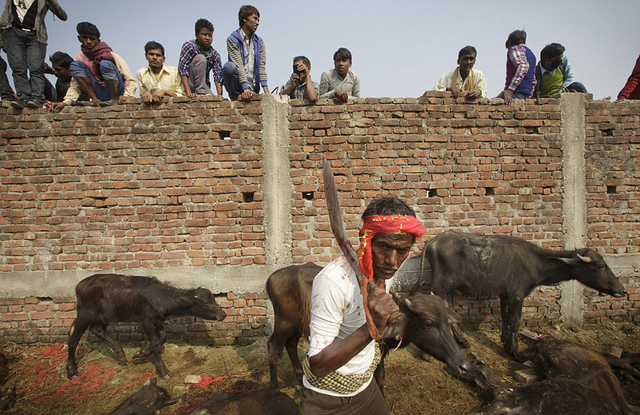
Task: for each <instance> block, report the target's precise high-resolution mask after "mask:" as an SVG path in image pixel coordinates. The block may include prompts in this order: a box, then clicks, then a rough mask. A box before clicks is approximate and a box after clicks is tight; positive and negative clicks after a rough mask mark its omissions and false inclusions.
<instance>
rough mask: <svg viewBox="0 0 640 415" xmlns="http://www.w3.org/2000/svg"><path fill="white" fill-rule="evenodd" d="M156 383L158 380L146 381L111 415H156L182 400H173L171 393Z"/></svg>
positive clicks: (110, 414)
mask: <svg viewBox="0 0 640 415" xmlns="http://www.w3.org/2000/svg"><path fill="white" fill-rule="evenodd" d="M156 383H157V380H156V379H149V380H148V381H146V382H145V384H144V385H143V386H142V388H141V389H140V390H139V391H138V392H136V393H134V394H133V395H131V396H130V397H128V398H127V399H125V400H124V401H123V402H122V403H121V404H120V405H118V407H117V408H116V409H114V410H113V411H112V412H110V413H109V415H154V414H155V413H157V412H158V411H159V410H160V409H162V408H164V407H165V406H169V405H173V404H174V403H176V402H178V401H179V400H180V399H182V397H178V398H173V399H172V398H171V396H170V395H169V392H167V391H166V390H165V389H163V388H161V387H159V386H157V385H156Z"/></svg>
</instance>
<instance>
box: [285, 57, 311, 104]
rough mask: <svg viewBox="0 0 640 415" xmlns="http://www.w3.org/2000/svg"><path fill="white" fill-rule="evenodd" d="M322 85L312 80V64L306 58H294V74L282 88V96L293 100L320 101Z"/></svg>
mask: <svg viewBox="0 0 640 415" xmlns="http://www.w3.org/2000/svg"><path fill="white" fill-rule="evenodd" d="M319 90H320V85H318V83H317V82H313V81H312V80H311V62H310V61H309V58H307V57H306V56H296V57H295V58H293V73H292V74H291V77H290V78H289V80H288V81H287V83H286V84H285V85H284V87H283V88H282V95H289V98H291V99H308V100H309V101H311V102H316V101H317V100H318V91H319Z"/></svg>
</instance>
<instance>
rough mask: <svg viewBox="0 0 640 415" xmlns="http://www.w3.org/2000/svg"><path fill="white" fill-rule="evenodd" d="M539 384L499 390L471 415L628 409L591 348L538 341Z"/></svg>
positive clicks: (574, 414) (593, 413) (590, 414)
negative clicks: (493, 397)
mask: <svg viewBox="0 0 640 415" xmlns="http://www.w3.org/2000/svg"><path fill="white" fill-rule="evenodd" d="M535 349H536V354H535V370H536V374H537V375H538V377H539V378H540V379H541V380H540V381H539V382H534V383H532V384H530V385H524V386H517V387H513V388H505V389H502V390H501V391H500V392H499V393H497V398H496V399H495V400H494V401H493V402H491V403H490V404H489V405H487V406H486V407H484V408H481V409H480V410H479V411H477V412H474V414H475V415H502V414H523V415H524V414H526V415H546V414H563V415H627V414H634V413H639V412H635V411H636V410H635V409H633V410H632V409H630V407H629V406H628V404H627V401H626V399H625V397H624V393H623V391H622V388H621V386H620V383H619V381H618V379H617V378H616V376H615V374H614V373H613V371H612V369H611V367H610V366H609V364H608V363H607V361H606V360H605V358H604V357H603V356H602V355H600V354H599V353H597V352H595V351H593V350H591V349H590V348H588V347H586V346H584V345H582V344H579V343H574V342H571V341H567V340H559V339H555V338H553V337H545V338H542V339H540V340H538V341H537V344H536V348H535Z"/></svg>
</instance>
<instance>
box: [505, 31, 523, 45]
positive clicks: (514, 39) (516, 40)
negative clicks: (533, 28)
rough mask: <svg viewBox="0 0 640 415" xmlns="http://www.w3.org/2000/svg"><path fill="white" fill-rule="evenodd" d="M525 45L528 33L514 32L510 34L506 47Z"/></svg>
mask: <svg viewBox="0 0 640 415" xmlns="http://www.w3.org/2000/svg"><path fill="white" fill-rule="evenodd" d="M523 43H527V32H525V31H524V30H514V31H513V32H511V33H509V37H508V38H507V42H506V43H505V44H504V45H505V47H507V48H510V47H511V46H515V45H521V44H523Z"/></svg>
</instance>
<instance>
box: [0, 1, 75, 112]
mask: <svg viewBox="0 0 640 415" xmlns="http://www.w3.org/2000/svg"><path fill="white" fill-rule="evenodd" d="M49 10H51V11H52V12H53V14H55V15H56V16H58V18H59V19H60V20H67V12H65V11H64V10H63V9H62V7H60V4H59V3H58V0H46V1H44V0H6V3H5V8H4V12H3V13H2V17H0V37H1V38H4V49H5V52H7V59H8V61H9V66H11V71H12V72H13V84H14V85H15V87H16V94H17V95H18V100H17V101H12V102H11V105H12V106H13V107H14V108H24V107H29V108H42V104H43V103H44V100H45V97H44V88H45V77H44V59H45V56H46V53H47V28H46V26H45V24H44V17H45V15H46V14H47V11H49Z"/></svg>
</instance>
